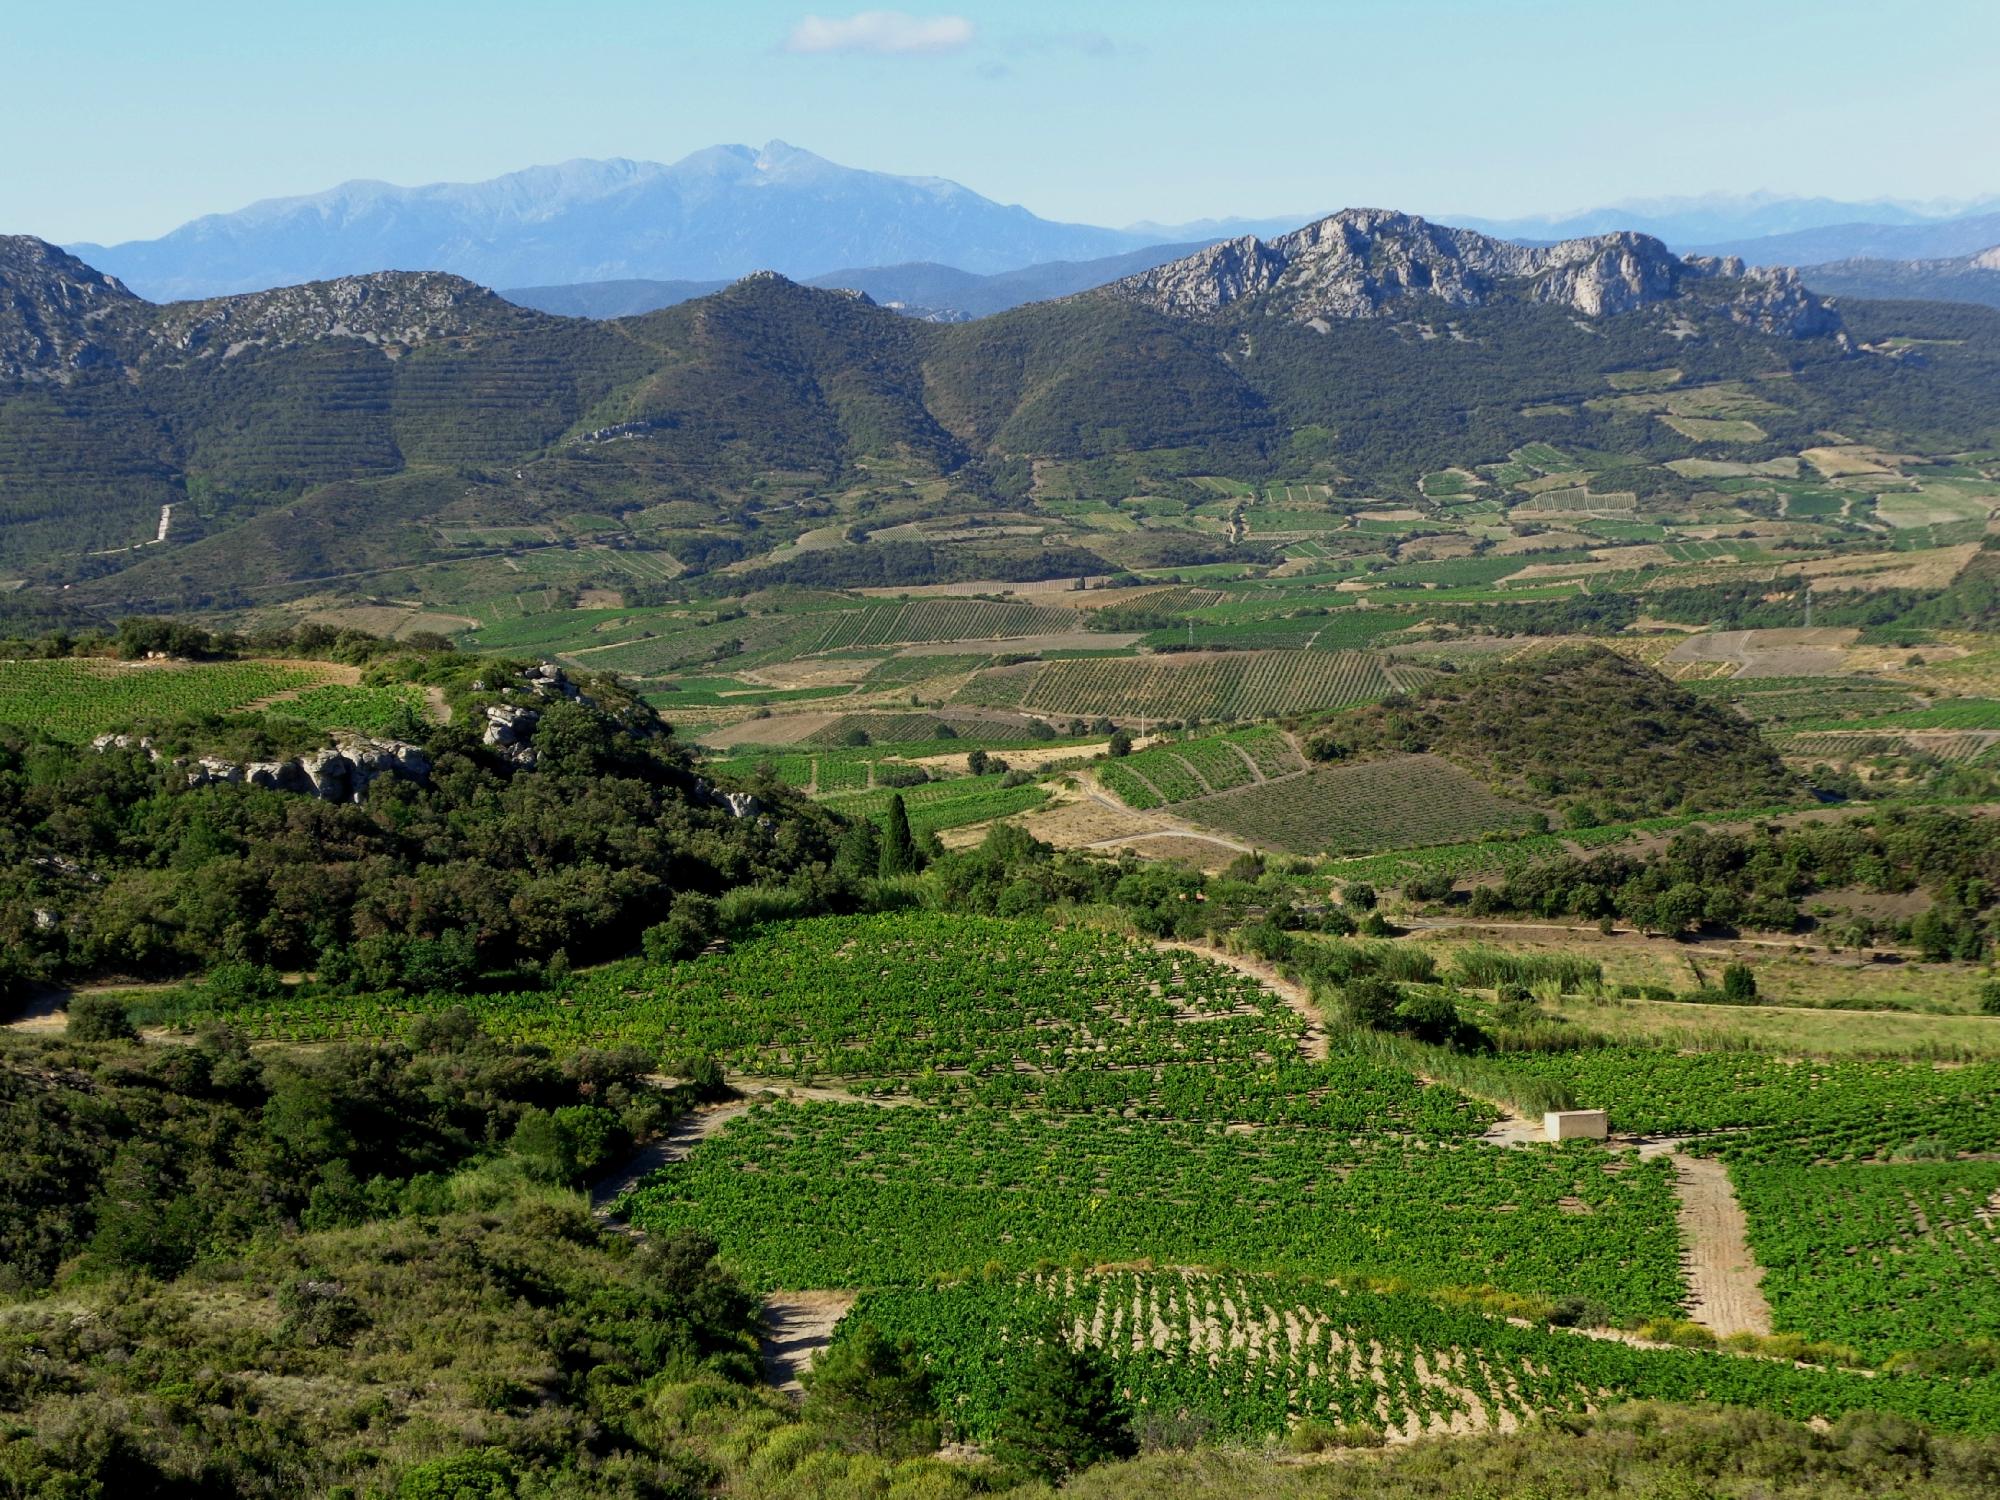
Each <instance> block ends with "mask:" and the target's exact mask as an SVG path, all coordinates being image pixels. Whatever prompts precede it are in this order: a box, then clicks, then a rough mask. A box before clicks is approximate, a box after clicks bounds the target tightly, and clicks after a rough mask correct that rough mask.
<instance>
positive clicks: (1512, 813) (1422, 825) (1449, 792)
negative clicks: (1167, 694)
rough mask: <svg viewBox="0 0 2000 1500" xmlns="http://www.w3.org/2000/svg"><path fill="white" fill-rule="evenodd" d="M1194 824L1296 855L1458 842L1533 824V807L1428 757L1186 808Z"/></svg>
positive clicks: (1312, 776) (1295, 780)
mask: <svg viewBox="0 0 2000 1500" xmlns="http://www.w3.org/2000/svg"><path fill="white" fill-rule="evenodd" d="M1185 811H1186V813H1187V815H1188V816H1189V817H1190V818H1193V819H1194V820H1195V821H1197V822H1200V823H1202V824H1205V825H1206V826H1208V827H1210V828H1215V829H1218V830H1220V831H1221V832H1223V833H1234V834H1238V835H1241V836H1242V837H1244V838H1246V839H1250V840H1252V841H1254V842H1256V843H1259V844H1265V845H1269V846H1270V847H1272V848H1275V849H1286V850H1290V851H1292V852H1294V853H1299V854H1318V853H1330V854H1348V853H1355V852H1358V851H1361V850H1370V849H1387V848H1393V847H1395V846H1397V845H1407V846H1416V845H1422V844H1449V843H1456V842H1460V841H1462V840H1465V839H1467V838H1470V837H1472V836H1474V835H1476V834H1480V833H1487V832H1496V831H1500V830H1504V829H1510V828H1525V827H1529V826H1532V825H1533V824H1534V823H1535V821H1536V820H1537V818H1538V817H1539V815H1538V814H1537V813H1536V812H1535V810H1534V809H1532V808H1529V807H1524V806H1522V805H1521V804H1520V803H1518V802H1510V801H1508V800H1507V799H1505V798H1504V797H1500V796H1497V795H1496V794H1495V793H1493V792H1491V791H1489V790H1488V789H1487V788H1486V787H1485V786H1484V785H1482V784H1481V783H1479V782H1477V781H1475V780H1473V779H1472V777H1470V776H1468V775H1466V774H1465V773H1464V772H1463V771H1461V770H1459V769H1458V768H1457V767H1455V766H1452V765H1449V764H1447V763H1446V762H1444V761H1441V760H1438V759H1436V758H1435V757H1433V756H1428V755H1408V756H1397V757H1395V758H1394V759H1391V760H1381V761H1364V762H1361V763H1359V764H1356V765H1351V766H1327V767H1321V768H1319V769H1316V770H1312V771H1308V772H1305V773H1304V774H1302V775H1297V776H1288V777H1285V778H1284V779H1282V780H1278V781H1272V782H1266V783H1263V784H1261V785H1258V786H1253V787H1248V788H1245V789H1243V790H1241V791H1236V792H1226V793H1223V794H1220V795H1218V796H1215V797H1209V798H1205V799H1203V800H1202V801H1200V802H1198V803H1194V804H1192V805H1190V806H1189V807H1187V808H1186V809H1185Z"/></svg>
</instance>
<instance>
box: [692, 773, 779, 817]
mask: <svg viewBox="0 0 2000 1500" xmlns="http://www.w3.org/2000/svg"><path fill="white" fill-rule="evenodd" d="M694 800H695V801H697V802H699V803H701V804H702V805H703V806H705V807H719V808H721V809H722V810H723V811H724V812H726V813H728V814H729V816H730V817H732V818H754V817H757V816H758V815H759V814H761V813H762V812H763V811H764V804H763V803H762V802H760V801H758V800H757V797H756V794H755V793H753V792H724V791H719V790H717V789H716V788H715V787H713V786H710V785H709V784H708V780H707V778H705V777H701V776H697V777H695V779H694Z"/></svg>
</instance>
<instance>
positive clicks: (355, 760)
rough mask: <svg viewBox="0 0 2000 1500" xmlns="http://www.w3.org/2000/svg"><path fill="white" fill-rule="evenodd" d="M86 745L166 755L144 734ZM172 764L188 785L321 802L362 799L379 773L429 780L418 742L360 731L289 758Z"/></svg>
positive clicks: (150, 755)
mask: <svg viewBox="0 0 2000 1500" xmlns="http://www.w3.org/2000/svg"><path fill="white" fill-rule="evenodd" d="M90 747H91V749H93V750H98V751H103V750H135V751H138V752H139V753H140V754H142V755H144V756H145V757H146V758H147V759H148V760H150V761H152V762H153V763H154V764H156V765H157V764H158V763H159V762H160V761H162V760H165V759H166V756H165V755H164V754H163V753H162V752H161V751H160V749H159V747H158V746H156V745H155V744H154V743H153V741H152V739H151V738H150V737H149V736H146V735H129V734H100V735H99V736H98V737H97V738H96V739H94V740H92V741H91V742H90ZM171 764H172V765H174V766H176V767H178V768H180V769H182V770H184V771H186V772H187V784H188V785H189V786H190V787H201V786H214V785H216V784H217V783H234V782H241V783H243V784H245V785H247V786H259V787H266V788H268V789H270V790H272V791H278V792H296V793H298V794H299V795H301V796H309V797H317V798H319V799H320V801H322V802H360V801H363V800H365V799H366V797H367V795H368V787H369V784H370V783H371V782H373V781H375V780H376V779H377V778H379V777H383V776H397V777H401V778H402V779H403V780H405V781H415V782H428V781H429V780H430V779H431V758H430V753H429V752H428V751H427V750H425V749H424V747H423V746H421V745H412V744H409V743H407V742H405V741H403V740H385V739H377V738H375V737H374V736H372V735H362V734H343V733H336V734H335V735H334V736H333V743H332V744H331V745H329V746H327V747H326V748H324V749H321V750H311V751H308V752H307V753H306V754H304V755H298V756H294V757H293V758H292V759H290V760H252V761H233V760H223V759H220V758H218V757H216V756H210V755H204V756H201V757H199V758H198V759H195V760H184V759H179V758H176V759H175V760H173V761H172V762H171Z"/></svg>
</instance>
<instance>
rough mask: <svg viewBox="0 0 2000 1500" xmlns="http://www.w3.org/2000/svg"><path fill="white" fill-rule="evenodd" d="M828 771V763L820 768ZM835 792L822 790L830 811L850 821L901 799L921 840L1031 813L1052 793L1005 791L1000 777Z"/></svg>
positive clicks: (879, 811) (878, 813) (1024, 788)
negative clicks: (945, 832)
mask: <svg viewBox="0 0 2000 1500" xmlns="http://www.w3.org/2000/svg"><path fill="white" fill-rule="evenodd" d="M821 765H822V769H823V770H824V767H825V762H822V763H821ZM831 790H832V788H831V787H829V786H826V785H822V786H821V787H820V788H819V791H820V793H821V795H822V797H823V798H824V800H825V802H826V804H827V806H829V807H831V808H833V809H834V810H835V811H837V812H840V813H842V814H844V815H846V816H847V817H850V818H879V817H880V816H881V815H882V814H883V813H884V812H886V811H887V810H888V807H889V799H890V798H891V797H898V796H900V797H901V798H902V799H903V802H904V804H905V806H906V807H907V809H908V811H909V815H910V830H911V832H913V833H915V834H916V835H917V837H919V838H922V837H923V836H924V835H925V834H927V833H941V832H943V831H944V830H945V829H947V828H963V827H965V826H966V825H967V824H969V823H986V822H990V821H992V820H993V819H994V818H1009V817H1012V816H1014V815H1015V814H1016V813H1024V812H1031V811H1033V810H1034V809H1035V808H1037V807H1040V806H1041V805H1042V804H1043V803H1044V802H1046V801H1048V799H1049V794H1048V791H1047V790H1046V789H1045V788H1043V787H1039V786H1035V785H1033V784H1030V785H1027V786H1002V785H1000V777H999V776H997V775H994V776H960V777H954V778H953V779H951V780H949V781H932V782H927V783H925V784H924V785H922V786H913V787H905V788H903V789H901V790H900V791H898V790H893V789H883V788H877V789H876V790H874V791H866V792H856V793H852V794H838V795H833V796H827V795H826V793H827V792H829V791H831Z"/></svg>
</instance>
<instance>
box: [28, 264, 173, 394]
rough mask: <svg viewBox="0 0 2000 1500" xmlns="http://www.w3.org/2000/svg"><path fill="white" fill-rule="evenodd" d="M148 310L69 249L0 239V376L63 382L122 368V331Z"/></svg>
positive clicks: (115, 281) (121, 287) (111, 279)
mask: <svg viewBox="0 0 2000 1500" xmlns="http://www.w3.org/2000/svg"><path fill="white" fill-rule="evenodd" d="M145 306H146V304H145V303H144V302H142V301H140V300H139V298H137V297H135V296H134V295H133V294H132V293H131V292H129V291H127V290H126V288H125V286H124V284H123V283H122V282H120V281H119V280H118V278H117V277H115V276H106V275H105V274H104V273H103V272H102V271H98V270H95V269H93V268H92V267H90V266H87V265H85V264H84V263H83V262H82V261H80V260H78V259H77V258H76V257H75V256H74V255H71V254H69V253H68V252H67V251H64V250H59V249H57V248H56V247H55V246H54V245H51V244H49V243H47V242H46V241H43V240H38V239H35V238H34V237H32V236H30V235H0V378H4V379H8V380H62V379H65V378H67V377H69V376H71V375H74V374H75V373H76V372H77V371H79V370H84V369H89V368H91V367H93V366H99V365H114V364H117V363H118V362H119V360H118V354H117V352H116V350H117V346H118V344H119V337H118V330H119V329H120V327H122V326H123V322H124V320H125V319H126V318H128V317H129V316H130V315H131V314H132V312H133V311H134V310H136V309H141V308H144V307H145Z"/></svg>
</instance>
